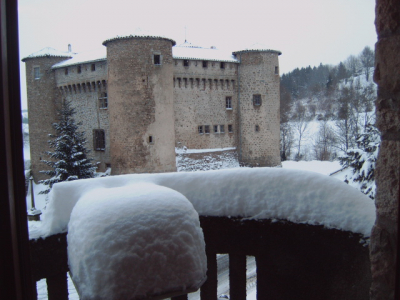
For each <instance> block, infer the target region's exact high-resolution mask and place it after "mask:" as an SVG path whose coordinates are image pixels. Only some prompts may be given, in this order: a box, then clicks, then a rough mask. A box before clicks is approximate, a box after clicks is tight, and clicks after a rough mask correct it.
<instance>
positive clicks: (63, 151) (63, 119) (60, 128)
mask: <svg viewBox="0 0 400 300" xmlns="http://www.w3.org/2000/svg"><path fill="white" fill-rule="evenodd" d="M57 114H58V120H59V121H58V123H53V128H54V129H55V130H56V134H55V135H53V134H49V136H50V138H52V139H51V140H49V141H48V143H49V144H50V148H51V149H54V150H53V151H47V152H46V154H47V155H48V156H49V157H50V158H51V160H44V161H43V162H44V163H45V164H47V165H48V166H50V167H51V170H45V171H41V173H44V174H46V175H49V176H50V177H51V178H50V179H45V180H41V181H39V183H43V184H45V185H48V186H49V187H48V189H46V190H45V191H43V192H41V193H42V194H48V193H49V192H50V190H51V188H52V187H53V185H54V184H55V183H57V182H62V181H72V180H76V179H83V178H92V177H94V172H95V170H96V166H95V165H93V164H92V162H91V161H92V159H89V158H87V154H88V153H89V150H87V149H86V147H85V145H86V138H85V133H84V132H79V131H78V128H79V126H80V125H82V124H81V123H75V120H74V118H73V115H74V114H75V110H74V109H73V108H72V107H71V103H70V102H67V101H64V102H63V104H62V107H61V109H60V110H59V111H58V113H57Z"/></svg>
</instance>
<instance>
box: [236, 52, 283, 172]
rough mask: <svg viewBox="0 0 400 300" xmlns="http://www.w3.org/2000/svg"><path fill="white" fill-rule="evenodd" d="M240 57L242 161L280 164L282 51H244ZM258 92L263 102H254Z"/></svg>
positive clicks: (240, 147)
mask: <svg viewBox="0 0 400 300" xmlns="http://www.w3.org/2000/svg"><path fill="white" fill-rule="evenodd" d="M237 56H238V58H239V59H240V60H241V64H240V66H239V70H238V73H239V75H238V76H239V79H238V88H239V97H240V99H239V101H240V104H239V105H240V120H241V121H240V126H241V129H240V141H239V143H240V145H239V147H238V148H239V149H238V150H239V161H240V162H241V163H244V164H246V165H252V166H277V165H280V163H281V162H280V155H279V132H280V127H279V124H280V121H279V118H280V111H279V110H280V106H279V105H280V104H279V97H280V96H279V84H280V82H279V74H275V68H276V67H279V62H278V54H276V53H269V52H241V53H238V54H237ZM255 94H258V95H261V105H254V103H253V95H255Z"/></svg>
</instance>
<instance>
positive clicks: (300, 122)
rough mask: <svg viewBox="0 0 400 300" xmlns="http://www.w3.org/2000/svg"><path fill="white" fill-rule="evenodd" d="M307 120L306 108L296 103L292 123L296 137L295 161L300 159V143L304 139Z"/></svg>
mask: <svg viewBox="0 0 400 300" xmlns="http://www.w3.org/2000/svg"><path fill="white" fill-rule="evenodd" d="M308 121H309V120H308V119H307V115H306V108H305V107H304V106H303V105H302V104H301V102H297V103H296V113H295V122H294V123H293V130H294V132H295V133H296V135H297V154H296V160H300V159H301V158H302V156H303V155H302V154H301V142H302V140H303V139H304V138H305V136H306V134H307V129H308V124H309V123H308Z"/></svg>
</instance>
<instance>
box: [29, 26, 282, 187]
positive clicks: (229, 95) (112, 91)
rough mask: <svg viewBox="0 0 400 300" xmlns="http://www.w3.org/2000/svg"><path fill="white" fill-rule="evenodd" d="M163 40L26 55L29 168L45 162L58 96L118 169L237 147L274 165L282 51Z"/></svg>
mask: <svg viewBox="0 0 400 300" xmlns="http://www.w3.org/2000/svg"><path fill="white" fill-rule="evenodd" d="M175 44H176V43H175V41H173V40H172V39H169V38H166V37H164V36H153V35H145V34H134V35H128V36H118V37H115V38H111V39H108V40H106V41H104V42H103V45H104V46H105V47H106V49H105V50H106V53H105V52H104V53H95V54H89V55H84V54H75V53H72V52H71V49H70V47H69V51H68V52H60V51H56V50H54V49H52V48H45V49H43V50H41V51H39V52H36V53H33V54H31V55H29V56H28V57H25V58H24V59H23V60H22V61H23V62H25V64H26V80H27V95H28V111H29V125H30V149H31V164H32V171H33V174H34V177H35V179H36V180H38V179H43V175H41V174H40V173H39V171H40V170H43V169H44V168H45V165H44V164H43V163H42V162H41V160H42V159H48V157H47V156H46V155H45V151H46V150H47V149H48V142H47V141H48V134H49V133H51V132H53V129H52V127H51V124H52V123H54V122H55V121H56V120H57V109H58V108H59V107H60V104H61V103H62V101H65V100H66V101H71V103H72V105H73V107H75V108H76V111H77V114H76V115H75V119H76V121H80V122H82V124H83V125H82V127H81V128H80V129H81V130H83V131H85V133H86V138H87V140H88V145H87V148H88V149H91V156H92V157H93V158H94V160H95V161H98V162H100V164H99V170H105V169H106V168H109V167H111V168H112V174H126V173H143V172H173V171H176V163H175V161H176V160H175V156H176V154H175V147H183V146H185V147H187V148H189V149H216V148H218V149H219V148H233V147H234V148H236V151H237V154H238V158H239V162H240V163H242V164H244V165H250V166H276V165H279V164H280V155H279V117H280V112H279V82H280V78H279V62H278V56H279V55H280V54H281V52H279V51H276V50H269V49H264V47H262V46H261V47H260V46H253V47H250V48H249V49H245V50H240V51H236V52H233V53H231V52H224V51H221V50H218V49H216V48H215V47H211V48H202V47H197V46H193V45H191V44H190V43H187V42H185V43H184V44H182V45H180V46H175Z"/></svg>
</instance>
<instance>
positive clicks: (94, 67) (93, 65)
mask: <svg viewBox="0 0 400 300" xmlns="http://www.w3.org/2000/svg"><path fill="white" fill-rule="evenodd" d="M90 69H91V70H92V72H93V71H96V65H95V64H92V66H91V67H90Z"/></svg>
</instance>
